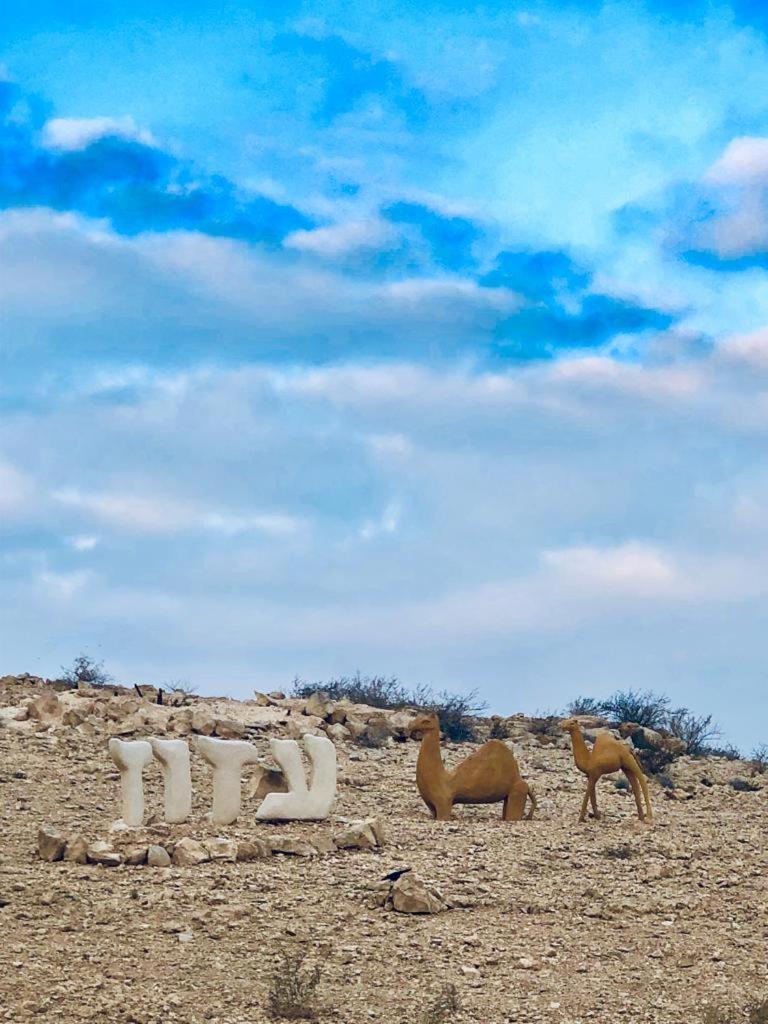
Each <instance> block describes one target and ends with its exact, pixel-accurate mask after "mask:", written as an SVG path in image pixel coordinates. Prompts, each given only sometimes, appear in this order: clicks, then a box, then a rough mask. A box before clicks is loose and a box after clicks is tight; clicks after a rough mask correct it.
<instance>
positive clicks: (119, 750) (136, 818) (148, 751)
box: [109, 737, 152, 828]
mask: <svg viewBox="0 0 768 1024" xmlns="http://www.w3.org/2000/svg"><path fill="white" fill-rule="evenodd" d="M109 756H110V757H111V758H112V760H113V761H114V762H115V764H116V765H117V767H118V768H119V769H120V785H121V788H122V796H123V821H124V822H125V824H126V825H129V826H130V827H131V828H139V826H140V825H141V824H142V822H143V821H144V781H143V779H142V772H143V771H144V769H145V768H146V766H147V765H148V764H149V762H150V761H151V760H152V747H151V746H150V745H149V743H147V741H146V740H119V739H117V738H116V737H113V738H112V739H111V740H110V741H109Z"/></svg>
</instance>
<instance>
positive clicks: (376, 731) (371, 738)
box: [365, 715, 393, 747]
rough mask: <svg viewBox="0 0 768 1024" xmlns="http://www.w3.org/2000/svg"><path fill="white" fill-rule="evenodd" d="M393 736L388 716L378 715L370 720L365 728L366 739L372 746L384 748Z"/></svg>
mask: <svg viewBox="0 0 768 1024" xmlns="http://www.w3.org/2000/svg"><path fill="white" fill-rule="evenodd" d="M392 735H393V729H392V725H391V724H390V721H389V718H388V717H387V716H386V715H376V716H375V717H371V718H369V719H368V722H367V724H366V726H365V739H366V740H367V741H368V742H369V743H370V744H371V746H374V747H380V746H383V745H384V744H385V743H386V742H387V740H388V739H390V737H391V736H392Z"/></svg>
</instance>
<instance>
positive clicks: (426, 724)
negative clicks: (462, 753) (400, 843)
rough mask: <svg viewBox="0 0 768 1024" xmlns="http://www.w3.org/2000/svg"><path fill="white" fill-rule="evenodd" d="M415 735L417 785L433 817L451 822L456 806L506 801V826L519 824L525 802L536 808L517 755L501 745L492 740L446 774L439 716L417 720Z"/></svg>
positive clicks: (530, 814) (504, 809) (412, 730)
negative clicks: (418, 736) (418, 738)
mask: <svg viewBox="0 0 768 1024" xmlns="http://www.w3.org/2000/svg"><path fill="white" fill-rule="evenodd" d="M410 731H411V734H413V733H418V732H420V733H422V740H421V749H420V751H419V759H418V761H417V763H416V785H417V786H418V789H419V793H420V794H421V798H422V800H423V801H424V803H425V804H426V805H427V807H428V808H429V810H430V812H431V814H432V817H433V818H435V819H436V820H437V821H449V820H450V817H451V811H452V808H453V805H454V804H495V803H498V802H499V801H503V802H504V807H503V811H502V818H503V820H504V821H521V820H522V817H523V813H524V811H525V804H526V800H528V799H530V801H531V809H530V811H529V812H528V820H530V819H531V818H532V817H533V812H534V810H535V809H536V798H535V797H534V795H533V791H532V790H531V787H530V786H529V785H528V783H527V782H526V781H525V780H524V779H523V778H522V777H521V775H520V769H519V767H518V764H517V760H516V759H515V755H514V754H513V753H512V751H511V750H510V749H509V747H508V746H506V745H505V744H504V743H502V742H501V740H489V741H488V743H484V744H483V745H482V747H480V748H479V750H476V751H475V752H474V753H473V754H470V755H469V757H468V758H466V759H465V760H464V761H462V762H461V764H460V765H459V766H458V768H456V770H455V771H453V772H448V771H446V770H445V765H444V764H443V759H442V757H441V754H440V722H439V720H438V717H437V715H423V716H422V717H420V718H416V719H414V721H412V722H411V726H410Z"/></svg>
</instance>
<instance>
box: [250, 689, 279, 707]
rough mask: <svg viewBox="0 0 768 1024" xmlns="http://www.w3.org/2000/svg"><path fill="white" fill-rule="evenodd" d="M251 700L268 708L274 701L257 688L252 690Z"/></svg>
mask: <svg viewBox="0 0 768 1024" xmlns="http://www.w3.org/2000/svg"><path fill="white" fill-rule="evenodd" d="M253 700H254V703H255V704H258V706H259V707H260V708H268V707H271V706H272V705H273V704H274V703H275V702H274V701H273V699H272V698H271V697H270V696H269V695H268V694H266V693H261V692H260V691H259V690H254V691H253Z"/></svg>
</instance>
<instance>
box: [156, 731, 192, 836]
mask: <svg viewBox="0 0 768 1024" xmlns="http://www.w3.org/2000/svg"><path fill="white" fill-rule="evenodd" d="M149 742H150V743H151V744H152V750H153V751H154V754H155V757H156V758H157V760H158V761H159V762H160V764H161V765H162V766H163V781H164V802H165V820H166V821H167V822H170V823H171V824H177V823H178V822H182V821H186V820H187V818H188V817H189V814H190V811H191V810H192V772H191V770H190V766H189V745H188V744H187V743H185V741H184V740H157V739H151V740H150V741H149Z"/></svg>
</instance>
